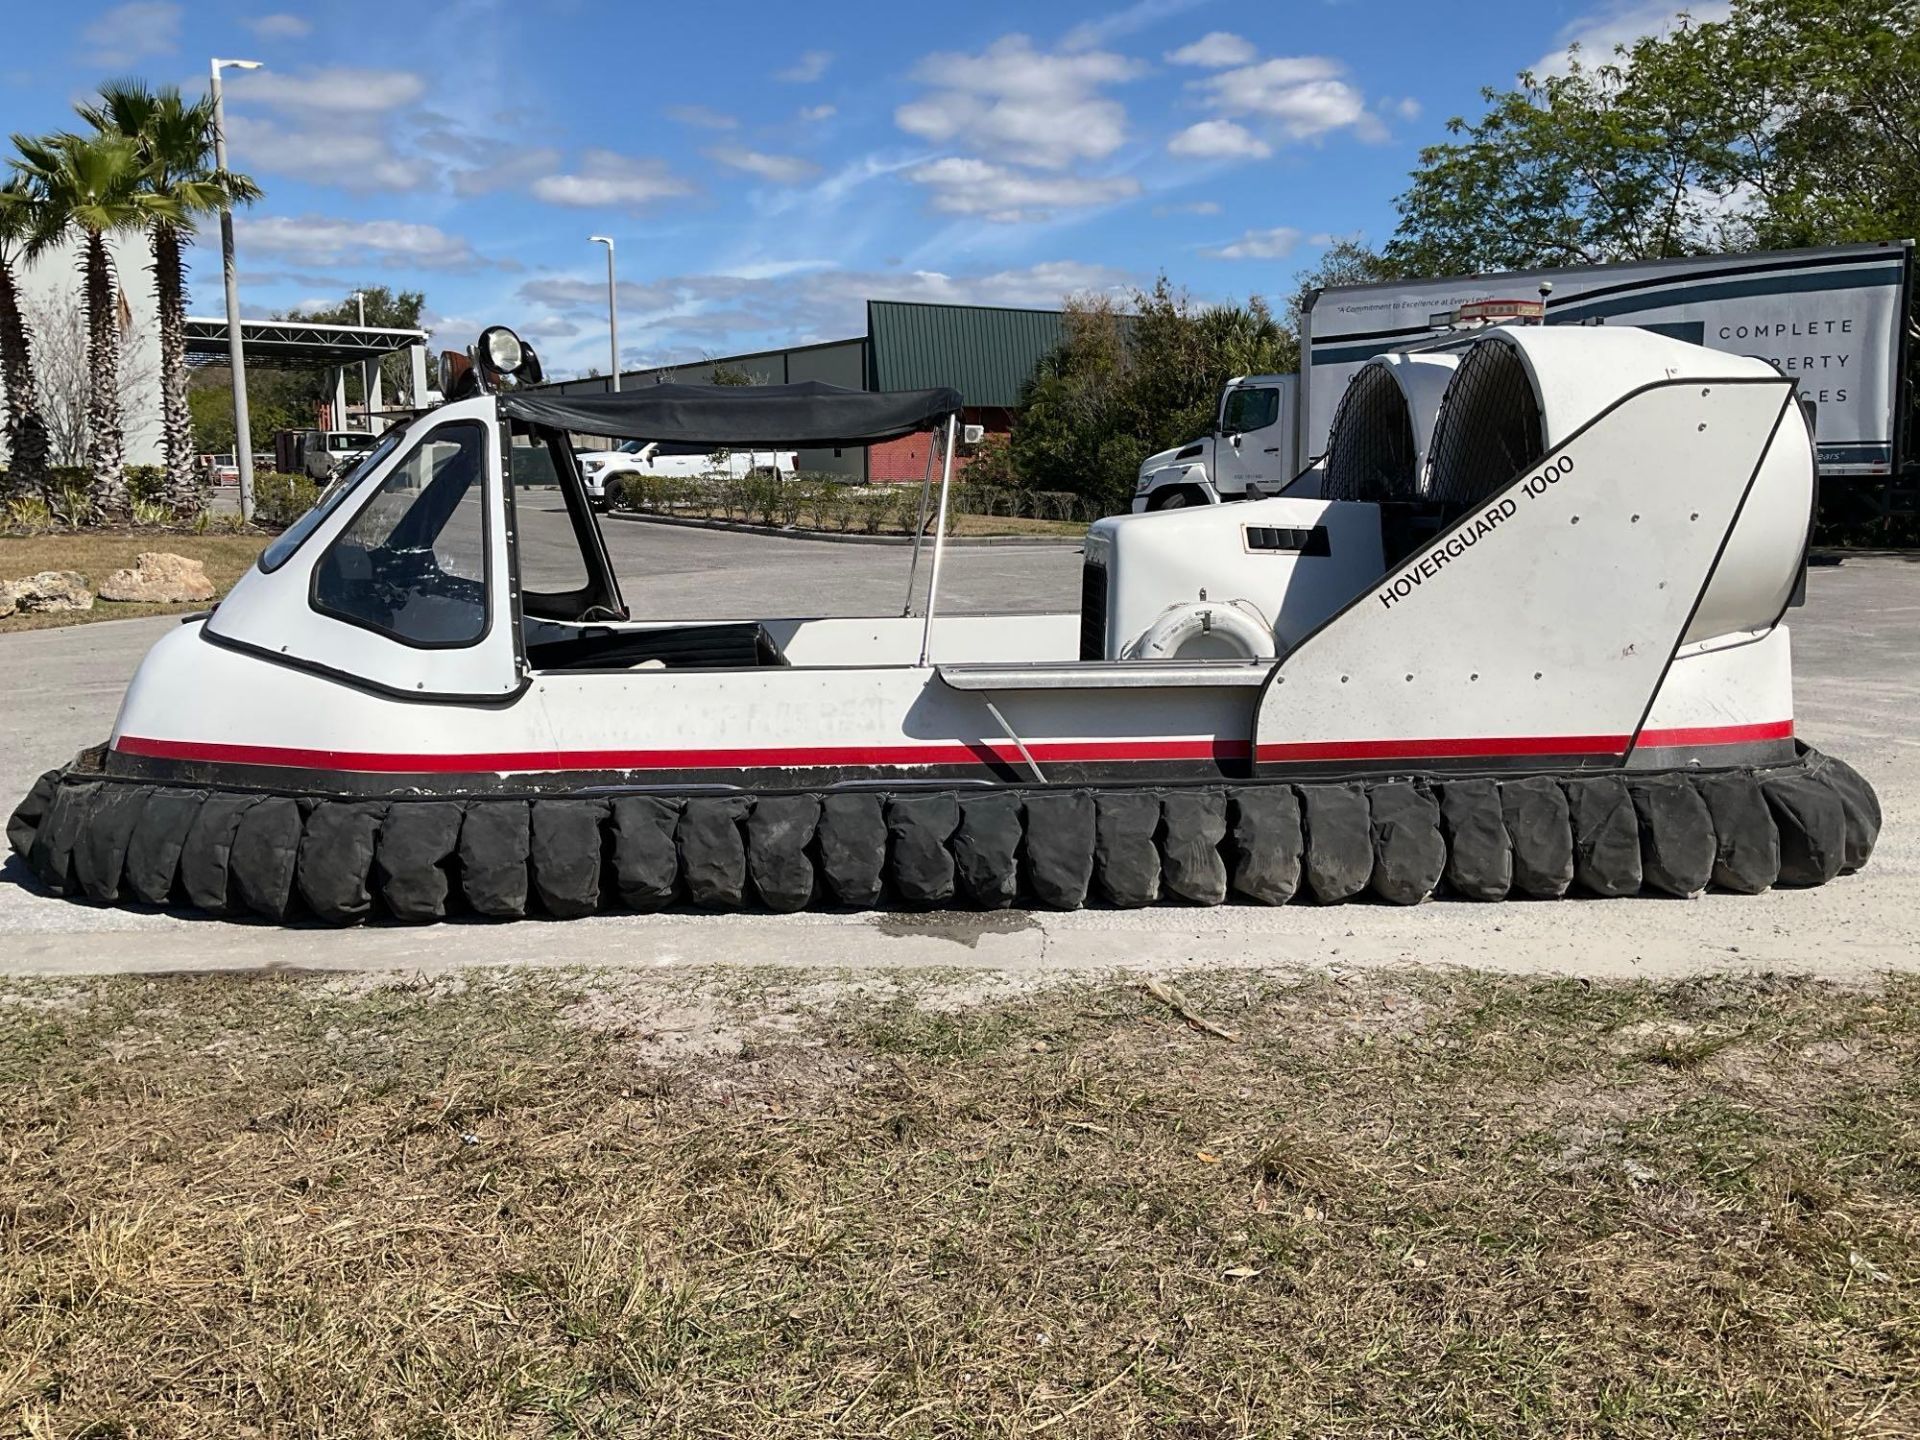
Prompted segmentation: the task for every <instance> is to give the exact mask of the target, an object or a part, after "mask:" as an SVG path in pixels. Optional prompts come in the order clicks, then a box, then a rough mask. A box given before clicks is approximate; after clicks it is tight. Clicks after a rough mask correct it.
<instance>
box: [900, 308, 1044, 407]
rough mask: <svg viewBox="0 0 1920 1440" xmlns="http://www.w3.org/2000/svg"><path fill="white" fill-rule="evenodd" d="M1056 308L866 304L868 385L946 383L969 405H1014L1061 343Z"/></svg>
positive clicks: (921, 386)
mask: <svg viewBox="0 0 1920 1440" xmlns="http://www.w3.org/2000/svg"><path fill="white" fill-rule="evenodd" d="M1060 323H1061V315H1060V312H1059V311H1058V310H1005V309H999V308H995V307H992V306H986V305H929V304H923V303H920V302H917V301H907V300H869V301H868V302H867V339H868V342H869V344H868V347H867V369H868V374H867V385H868V387H869V388H870V389H874V390H921V389H925V388H927V387H929V386H933V385H951V386H953V387H954V388H955V389H956V390H958V391H959V392H960V393H961V394H962V395H964V396H966V397H967V404H969V405H974V406H988V407H1004V408H1011V407H1013V406H1016V405H1018V404H1019V403H1020V391H1021V388H1022V387H1023V386H1024V385H1025V384H1026V383H1027V381H1028V380H1029V379H1031V378H1032V376H1033V372H1034V367H1035V366H1037V365H1038V364H1039V363H1040V360H1041V357H1043V356H1044V355H1046V354H1047V352H1048V351H1050V350H1052V349H1053V348H1054V347H1055V346H1056V345H1058V344H1059V343H1060Z"/></svg>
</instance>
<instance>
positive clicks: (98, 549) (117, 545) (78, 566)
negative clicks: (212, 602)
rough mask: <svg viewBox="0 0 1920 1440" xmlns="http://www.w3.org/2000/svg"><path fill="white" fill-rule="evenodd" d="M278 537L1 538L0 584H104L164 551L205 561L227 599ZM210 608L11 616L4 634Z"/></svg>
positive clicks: (115, 608) (86, 533)
mask: <svg viewBox="0 0 1920 1440" xmlns="http://www.w3.org/2000/svg"><path fill="white" fill-rule="evenodd" d="M272 538H273V537H272V536H270V535H192V534H185V533H176V532H173V531H151V530H150V531H100V530H77V531H76V530H66V531H57V532H55V533H53V534H48V535H26V536H21V535H0V580H18V579H20V578H21V577H22V576H25V575H37V574H38V573H39V572H40V571H42V570H78V571H79V572H80V573H81V574H82V575H85V576H86V577H87V578H88V580H90V581H91V582H93V583H94V584H95V585H98V584H99V582H100V581H102V580H104V579H105V578H106V577H107V576H108V575H109V574H111V573H112V572H113V571H115V570H124V569H126V568H127V567H129V566H131V565H132V564H133V561H134V557H135V556H136V555H139V554H140V553H141V552H143V551H147V550H164V551H167V552H169V553H171V554H174V555H185V556H187V557H188V558H189V559H192V560H199V561H201V562H203V563H204V564H205V565H206V567H207V577H208V578H209V579H210V580H212V581H213V585H214V590H215V592H216V593H217V594H219V595H225V594H226V593H227V591H229V590H231V589H232V588H233V584H234V582H235V581H236V580H238V579H239V578H240V577H241V576H242V575H244V574H246V572H247V567H248V566H250V565H252V564H253V562H254V561H255V560H257V559H258V558H259V557H260V552H261V550H262V549H264V548H265V546H266V544H267V542H268V541H269V540H270V539H272ZM206 608H207V607H206V602H205V601H201V602H198V603H195V604H188V605H149V604H144V603H139V602H135V603H126V602H118V601H112V600H101V601H97V602H96V603H95V604H94V607H93V609H91V610H76V611H53V612H51V613H48V614H38V615H10V616H8V617H7V618H6V619H4V620H0V634H5V633H6V632H7V631H10V630H46V629H51V628H53V627H55V626H59V625H84V624H86V623H87V622H88V621H90V620H127V619H131V618H133V617H134V616H137V615H182V614H186V613H187V612H188V611H192V610H204V609H206Z"/></svg>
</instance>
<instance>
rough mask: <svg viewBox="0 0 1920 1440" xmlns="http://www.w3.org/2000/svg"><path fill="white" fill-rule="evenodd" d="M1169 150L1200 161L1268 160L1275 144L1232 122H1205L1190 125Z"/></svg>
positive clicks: (1172, 143)
mask: <svg viewBox="0 0 1920 1440" xmlns="http://www.w3.org/2000/svg"><path fill="white" fill-rule="evenodd" d="M1167 149H1168V151H1169V152H1170V153H1172V154H1175V155H1186V156H1190V157H1192V158H1193V159H1196V160H1264V159H1266V158H1267V156H1269V155H1271V154H1273V147H1272V146H1271V145H1269V144H1267V142H1266V141H1264V140H1262V139H1261V138H1260V137H1259V136H1258V135H1255V134H1254V133H1253V132H1252V131H1251V130H1248V129H1247V128H1246V127H1245V126H1243V125H1236V124H1234V122H1233V121H1231V120H1202V121H1201V122H1200V123H1199V124H1198V125H1189V126H1188V127H1187V128H1186V129H1184V130H1182V131H1181V132H1180V133H1179V134H1178V135H1176V136H1174V137H1173V139H1171V140H1169V141H1168V142H1167Z"/></svg>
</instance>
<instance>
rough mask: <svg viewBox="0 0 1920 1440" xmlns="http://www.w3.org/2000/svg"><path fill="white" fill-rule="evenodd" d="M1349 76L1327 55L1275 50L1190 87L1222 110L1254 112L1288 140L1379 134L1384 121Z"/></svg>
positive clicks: (1253, 113)
mask: <svg viewBox="0 0 1920 1440" xmlns="http://www.w3.org/2000/svg"><path fill="white" fill-rule="evenodd" d="M1345 75H1346V67H1345V66H1344V65H1342V64H1341V63H1340V62H1339V61H1338V60H1333V59H1330V58H1328V57H1327V56H1324V55H1277V56H1275V57H1274V58H1273V59H1271V60H1263V61H1261V62H1259V63H1258V64H1255V65H1242V66H1239V67H1238V68H1236V69H1232V70H1224V71H1222V72H1220V73H1219V74H1217V75H1209V76H1208V77H1207V78H1206V79H1204V80H1196V81H1194V82H1192V88H1193V89H1195V90H1197V91H1198V92H1200V94H1202V95H1203V96H1204V97H1205V98H1206V101H1207V103H1208V104H1209V105H1211V106H1212V107H1213V108H1214V109H1216V110H1218V111H1220V112H1221V113H1222V114H1225V115H1239V116H1256V117H1258V118H1260V119H1262V120H1265V121H1267V122H1268V123H1269V124H1270V125H1274V126H1277V127H1278V129H1279V130H1280V132H1281V133H1282V134H1283V135H1284V136H1285V137H1286V138H1287V139H1289V140H1312V139H1317V138H1319V137H1320V136H1322V135H1326V134H1329V133H1331V132H1333V131H1335V130H1341V129H1349V128H1350V129H1353V130H1354V131H1356V132H1357V133H1358V134H1360V136H1361V138H1363V139H1371V138H1378V136H1379V134H1380V132H1381V126H1380V122H1379V121H1378V120H1377V119H1375V118H1374V117H1373V116H1372V115H1371V114H1369V113H1368V111H1367V105H1366V100H1365V98H1364V97H1363V96H1362V95H1361V93H1360V91H1359V90H1358V89H1356V88H1355V87H1354V86H1353V85H1351V84H1349V83H1348V82H1347V80H1346V79H1345Z"/></svg>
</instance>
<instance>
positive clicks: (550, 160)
mask: <svg viewBox="0 0 1920 1440" xmlns="http://www.w3.org/2000/svg"><path fill="white" fill-rule="evenodd" d="M560 163H561V161H560V152H559V151H558V150H555V149H554V148H553V147H552V146H549V145H496V146H494V147H493V150H492V153H491V154H489V155H488V156H487V157H486V159H485V160H483V161H481V162H480V163H479V164H475V165H469V166H461V167H457V168H452V169H449V170H448V172H447V175H448V179H449V180H450V182H451V183H452V185H453V193H454V194H456V195H459V196H463V197H472V196H474V195H491V194H493V193H494V192H496V191H499V190H513V189H518V188H519V187H521V186H523V185H531V184H532V183H533V182H534V181H535V180H538V179H539V178H540V177H541V176H543V175H551V174H553V173H554V172H555V171H556V170H558V169H559V168H560Z"/></svg>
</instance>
